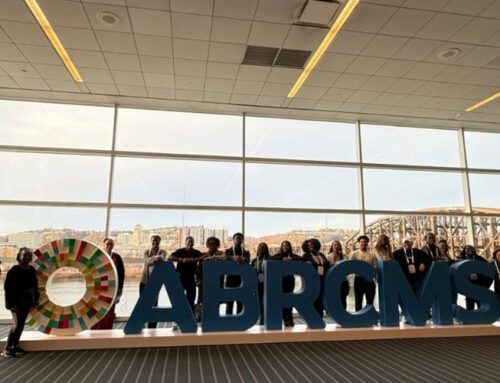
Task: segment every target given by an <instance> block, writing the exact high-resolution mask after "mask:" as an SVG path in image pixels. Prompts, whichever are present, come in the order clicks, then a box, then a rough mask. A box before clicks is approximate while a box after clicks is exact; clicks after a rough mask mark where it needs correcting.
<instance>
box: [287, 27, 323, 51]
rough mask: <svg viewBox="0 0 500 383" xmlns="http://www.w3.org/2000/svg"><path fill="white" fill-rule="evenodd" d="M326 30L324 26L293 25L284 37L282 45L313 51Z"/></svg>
mask: <svg viewBox="0 0 500 383" xmlns="http://www.w3.org/2000/svg"><path fill="white" fill-rule="evenodd" d="M327 32H328V30H327V29H325V28H311V27H301V26H298V25H293V26H292V28H291V29H290V32H289V33H288V36H287V38H286V39H285V43H284V45H283V47H284V48H289V49H302V50H310V51H314V50H316V49H317V48H318V47H319V45H320V44H321V41H323V38H324V37H325V35H326V34H327Z"/></svg>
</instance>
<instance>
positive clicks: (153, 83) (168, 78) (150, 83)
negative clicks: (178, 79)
mask: <svg viewBox="0 0 500 383" xmlns="http://www.w3.org/2000/svg"><path fill="white" fill-rule="evenodd" d="M144 81H145V83H146V86H147V87H148V88H173V87H174V76H173V75H171V74H160V73H144Z"/></svg>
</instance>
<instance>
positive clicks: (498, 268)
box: [493, 259, 500, 275]
mask: <svg viewBox="0 0 500 383" xmlns="http://www.w3.org/2000/svg"><path fill="white" fill-rule="evenodd" d="M493 263H494V264H495V267H496V268H497V273H498V275H500V267H498V261H497V260H496V259H494V260H493Z"/></svg>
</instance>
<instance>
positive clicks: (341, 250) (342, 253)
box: [328, 239, 344, 257]
mask: <svg viewBox="0 0 500 383" xmlns="http://www.w3.org/2000/svg"><path fill="white" fill-rule="evenodd" d="M335 243H338V244H340V255H341V256H342V257H343V256H344V250H343V249H342V242H340V241H339V240H337V239H336V240H335V241H333V242H332V244H331V245H330V250H329V251H328V253H329V254H330V253H333V251H334V250H333V245H334V244H335Z"/></svg>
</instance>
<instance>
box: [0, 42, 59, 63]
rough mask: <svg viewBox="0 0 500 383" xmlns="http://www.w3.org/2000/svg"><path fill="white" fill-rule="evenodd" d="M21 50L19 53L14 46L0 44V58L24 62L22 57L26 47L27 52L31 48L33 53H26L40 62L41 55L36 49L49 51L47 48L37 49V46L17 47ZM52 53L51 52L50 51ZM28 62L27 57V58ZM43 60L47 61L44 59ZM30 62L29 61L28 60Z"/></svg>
mask: <svg viewBox="0 0 500 383" xmlns="http://www.w3.org/2000/svg"><path fill="white" fill-rule="evenodd" d="M19 47H20V48H21V49H22V53H21V51H20V50H19V49H18V48H17V47H16V46H15V45H14V44H9V43H0V58H1V59H2V60H8V61H26V58H25V57H24V56H23V53H24V48H26V47H28V50H29V48H30V47H33V52H31V51H28V52H27V53H34V54H32V55H31V57H32V58H38V60H40V59H41V58H42V55H41V54H40V52H39V51H38V50H37V48H41V49H43V48H47V49H48V50H51V48H49V47H37V46H31V45H24V46H23V45H20V46H19ZM52 52H53V50H52ZM27 58H28V60H30V58H29V57H27ZM45 59H47V58H46V57H45ZM30 61H31V60H30Z"/></svg>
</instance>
